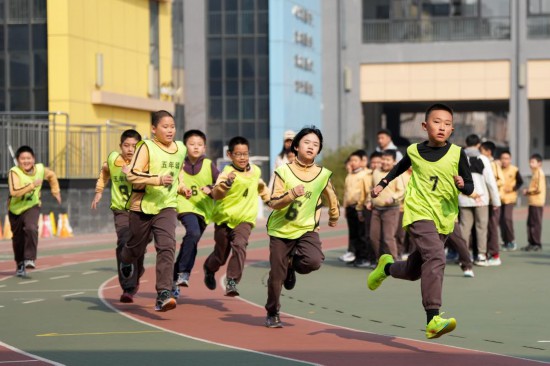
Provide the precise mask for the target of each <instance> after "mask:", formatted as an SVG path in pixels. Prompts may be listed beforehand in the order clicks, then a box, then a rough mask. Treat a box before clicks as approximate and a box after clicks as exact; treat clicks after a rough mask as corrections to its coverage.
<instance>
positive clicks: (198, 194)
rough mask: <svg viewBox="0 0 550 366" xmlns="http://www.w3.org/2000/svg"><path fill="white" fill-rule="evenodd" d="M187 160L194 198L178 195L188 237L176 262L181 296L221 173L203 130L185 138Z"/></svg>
mask: <svg viewBox="0 0 550 366" xmlns="http://www.w3.org/2000/svg"><path fill="white" fill-rule="evenodd" d="M183 143H184V144H185V147H186V148H187V157H186V158H185V163H184V165H183V183H184V184H185V186H186V187H188V188H189V189H190V190H191V197H189V198H186V197H184V196H182V195H178V207H177V212H178V219H179V220H180V221H181V223H182V225H183V226H184V227H185V236H184V237H183V241H182V242H181V248H180V251H179V254H178V257H177V258H176V263H174V285H175V286H174V288H173V289H172V292H173V293H174V295H175V296H178V295H179V286H183V287H189V278H190V277H191V271H192V270H193V267H194V265H195V258H196V257H197V245H198V243H199V240H200V238H201V236H202V234H203V233H204V230H205V229H206V226H208V224H209V223H210V220H211V218H212V211H213V210H214V200H213V199H212V196H211V192H212V188H213V186H214V183H215V182H216V180H217V179H218V175H219V174H220V172H219V171H218V168H216V165H214V163H213V162H212V160H210V159H207V158H206V157H205V155H204V153H205V151H206V135H205V134H204V133H203V132H202V131H199V130H189V131H187V132H185V134H184V135H183Z"/></svg>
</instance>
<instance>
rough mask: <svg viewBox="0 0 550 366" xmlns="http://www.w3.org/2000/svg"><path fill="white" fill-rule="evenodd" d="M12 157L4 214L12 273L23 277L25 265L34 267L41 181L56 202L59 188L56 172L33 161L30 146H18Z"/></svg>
mask: <svg viewBox="0 0 550 366" xmlns="http://www.w3.org/2000/svg"><path fill="white" fill-rule="evenodd" d="M15 159H16V160H17V165H16V166H14V167H13V168H11V169H10V172H9V177H8V186H9V190H10V196H9V199H8V217H9V220H10V225H11V229H12V232H13V237H12V245H13V254H14V259H15V263H16V266H17V269H16V276H17V277H25V276H26V275H27V271H26V269H27V268H30V269H34V268H36V263H35V261H36V257H37V250H38V219H39V216H40V206H41V205H42V201H41V200H40V195H41V190H42V182H43V181H44V179H45V180H47V181H48V183H49V184H50V190H51V193H52V196H53V197H54V198H55V199H56V201H57V202H58V203H59V204H61V192H60V189H59V182H58V181H57V176H56V175H55V173H54V172H53V170H51V169H48V168H46V167H44V165H43V164H36V161H35V158H34V151H33V150H32V148H30V147H29V146H26V145H25V146H21V147H20V148H19V149H17V151H16V152H15Z"/></svg>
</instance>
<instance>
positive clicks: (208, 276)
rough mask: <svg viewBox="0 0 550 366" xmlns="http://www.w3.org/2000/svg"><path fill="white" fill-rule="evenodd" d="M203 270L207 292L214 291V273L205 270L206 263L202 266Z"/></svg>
mask: <svg viewBox="0 0 550 366" xmlns="http://www.w3.org/2000/svg"><path fill="white" fill-rule="evenodd" d="M202 268H203V269H204V284H205V285H206V287H207V288H208V289H209V290H215V289H216V276H215V273H214V272H212V271H210V270H209V269H208V268H206V263H205V264H204V265H203V266H202Z"/></svg>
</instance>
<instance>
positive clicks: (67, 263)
mask: <svg viewBox="0 0 550 366" xmlns="http://www.w3.org/2000/svg"><path fill="white" fill-rule="evenodd" d="M73 264H78V262H64V263H63V266H72V265H73Z"/></svg>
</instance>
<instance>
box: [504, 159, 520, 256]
mask: <svg viewBox="0 0 550 366" xmlns="http://www.w3.org/2000/svg"><path fill="white" fill-rule="evenodd" d="M500 166H501V168H502V176H503V177H504V184H503V185H502V187H500V192H499V193H500V203H501V206H500V207H501V213H500V236H501V237H502V241H503V242H504V244H503V245H502V250H504V251H514V250H517V248H518V246H517V244H516V236H515V233H514V207H515V206H516V202H517V200H518V190H519V189H520V188H521V186H522V185H523V178H522V177H521V175H520V174H519V169H518V167H517V166H515V165H512V155H511V154H510V152H509V151H503V152H502V153H501V154H500Z"/></svg>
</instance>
